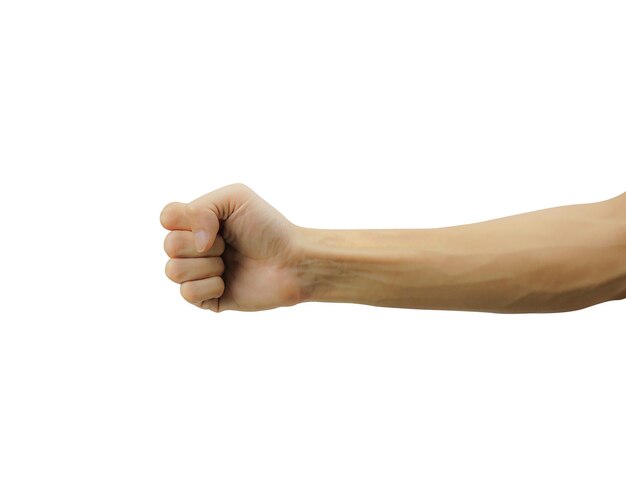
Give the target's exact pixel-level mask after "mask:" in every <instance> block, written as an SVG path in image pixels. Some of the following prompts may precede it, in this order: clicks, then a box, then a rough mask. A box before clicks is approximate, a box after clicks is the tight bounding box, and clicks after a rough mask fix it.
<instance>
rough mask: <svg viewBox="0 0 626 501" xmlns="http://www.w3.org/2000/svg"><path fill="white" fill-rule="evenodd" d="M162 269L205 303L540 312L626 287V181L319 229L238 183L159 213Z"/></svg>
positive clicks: (584, 303) (192, 298)
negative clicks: (457, 219)
mask: <svg viewBox="0 0 626 501" xmlns="http://www.w3.org/2000/svg"><path fill="white" fill-rule="evenodd" d="M161 224H162V225H163V227H164V228H166V229H167V230H170V232H169V233H168V234H167V236H166V238H165V243H164V247H165V252H166V253H167V255H168V256H169V257H170V259H169V261H168V262H167V265H166V267H165V273H166V275H167V276H168V277H169V278H170V279H171V280H173V281H174V282H176V283H178V284H180V292H181V295H182V296H183V298H184V299H186V300H187V301H188V302H190V303H192V304H194V305H196V306H198V307H200V308H203V309H208V310H211V311H213V312H221V311H225V310H238V311H259V310H267V309H272V308H277V307H281V306H292V305H295V304H298V303H301V302H305V301H321V302H350V303H360V304H368V305H374V306H387V307H399V308H419V309H439V310H462V311H483V312H494V313H548V312H564V311H572V310H578V309H582V308H586V307H588V306H592V305H594V304H598V303H602V302H605V301H611V300H618V299H623V298H624V297H626V193H623V194H621V195H619V196H617V197H615V198H611V199H608V200H603V201H600V202H595V203H587V204H577V205H567V206H563V207H553V208H549V209H543V210H538V211H533V212H528V213H524V214H516V215H513V216H508V217H504V218H499V219H493V220H489V221H483V222H479V223H473V224H466V225H459V226H450V227H444V228H429V229H406V230H396V229H393V230H391V229H390V230H386V229H385V230H323V229H313V228H304V227H301V226H297V225H295V224H293V223H291V222H290V221H289V220H287V219H286V218H285V217H284V216H283V215H282V214H281V213H280V212H278V211H277V210H276V209H274V208H273V207H272V206H271V205H270V204H268V203H267V202H266V201H265V200H263V199H262V198H261V197H259V196H258V195H257V194H256V193H255V192H254V191H253V190H251V189H250V188H249V187H247V186H245V185H243V184H232V185H228V186H224V187H222V188H219V189H217V190H215V191H212V192H210V193H207V194H206V195H204V196H202V197H200V198H198V199H196V200H193V201H192V202H190V203H187V204H184V203H178V202H173V203H170V204H168V205H167V206H166V207H165V208H164V209H163V211H162V213H161Z"/></svg>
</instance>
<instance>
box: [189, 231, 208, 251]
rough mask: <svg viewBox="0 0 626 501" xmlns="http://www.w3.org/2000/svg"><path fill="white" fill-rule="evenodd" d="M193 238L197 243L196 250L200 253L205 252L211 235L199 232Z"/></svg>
mask: <svg viewBox="0 0 626 501" xmlns="http://www.w3.org/2000/svg"><path fill="white" fill-rule="evenodd" d="M193 236H194V240H195V242H196V250H197V251H198V252H202V251H204V248H205V247H206V245H207V244H208V243H209V234H208V233H207V232H206V231H204V230H198V231H196V232H195V233H194V234H193Z"/></svg>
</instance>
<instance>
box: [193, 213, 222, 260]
mask: <svg viewBox="0 0 626 501" xmlns="http://www.w3.org/2000/svg"><path fill="white" fill-rule="evenodd" d="M187 214H188V216H187V217H188V220H189V222H190V224H191V231H192V232H193V240H194V243H195V245H196V250H197V251H198V252H205V251H207V250H208V249H210V248H211V247H212V246H213V243H214V242H215V239H216V237H217V233H218V231H219V229H220V222H219V219H218V217H217V215H216V214H215V212H213V211H212V210H211V209H210V208H208V207H199V206H197V205H191V204H190V205H188V206H187Z"/></svg>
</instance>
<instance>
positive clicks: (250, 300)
mask: <svg viewBox="0 0 626 501" xmlns="http://www.w3.org/2000/svg"><path fill="white" fill-rule="evenodd" d="M161 224H162V225H163V227H164V228H165V229H167V230H170V233H168V234H167V236H166V237H165V242H164V248H165V252H166V253H167V255H168V256H169V257H170V260H169V261H168V262H167V265H166V267H165V273H166V275H167V276H168V278H170V279H171V280H172V281H174V282H176V283H179V284H181V286H180V293H181V295H182V296H183V298H185V299H186V300H187V301H189V302H190V303H192V304H194V305H196V306H198V307H200V308H203V309H209V310H211V311H213V312H221V311H224V310H239V311H259V310H267V309H272V308H277V307H279V306H291V305H293V304H296V303H298V302H299V300H300V288H299V285H298V280H297V263H298V260H299V259H300V252H299V250H298V245H297V241H298V238H297V234H298V230H299V228H300V227H298V226H296V225H294V224H293V223H291V222H290V221H288V220H287V219H286V218H285V217H284V216H283V215H282V214H281V213H280V212H278V211H277V210H276V209H274V208H273V207H272V206H271V205H269V204H268V203H267V202H266V201H265V200H263V199H262V198H261V197H259V196H258V195H257V194H256V193H255V192H254V191H253V190H251V189H250V188H249V187H247V186H246V185H243V184H231V185H228V186H224V187H222V188H219V189H217V190H215V191H212V192H210V193H207V194H206V195H204V196H202V197H200V198H197V199H196V200H194V201H192V202H190V203H187V204H184V203H179V202H172V203H170V204H168V205H166V206H165V208H164V209H163V211H162V212H161Z"/></svg>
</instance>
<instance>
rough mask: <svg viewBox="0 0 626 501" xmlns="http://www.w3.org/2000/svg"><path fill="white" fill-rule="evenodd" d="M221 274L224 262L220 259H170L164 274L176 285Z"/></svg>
mask: <svg viewBox="0 0 626 501" xmlns="http://www.w3.org/2000/svg"><path fill="white" fill-rule="evenodd" d="M222 273H224V261H223V260H222V258H221V257H197V258H187V259H170V260H169V261H168V262H167V264H166V265H165V274H166V275H167V277H168V278H169V279H170V280H172V281H173V282H176V283H177V284H182V283H183V282H187V281H189V280H200V279H203V278H209V277H215V276H218V275H221V274H222Z"/></svg>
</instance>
